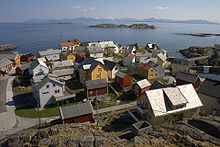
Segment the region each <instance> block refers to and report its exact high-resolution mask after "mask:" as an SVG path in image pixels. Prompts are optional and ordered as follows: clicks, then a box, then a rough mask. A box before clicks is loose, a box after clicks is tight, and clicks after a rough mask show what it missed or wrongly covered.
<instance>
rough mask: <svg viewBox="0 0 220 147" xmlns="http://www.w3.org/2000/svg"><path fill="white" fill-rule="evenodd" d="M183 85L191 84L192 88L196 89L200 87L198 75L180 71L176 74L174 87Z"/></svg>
mask: <svg viewBox="0 0 220 147" xmlns="http://www.w3.org/2000/svg"><path fill="white" fill-rule="evenodd" d="M184 84H193V87H194V88H195V89H197V88H198V87H199V85H200V78H199V75H197V74H191V73H188V72H182V71H180V72H178V73H177V74H176V85H177V86H178V85H184Z"/></svg>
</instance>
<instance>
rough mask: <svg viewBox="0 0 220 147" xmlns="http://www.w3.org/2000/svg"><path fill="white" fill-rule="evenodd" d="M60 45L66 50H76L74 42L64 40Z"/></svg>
mask: <svg viewBox="0 0 220 147" xmlns="http://www.w3.org/2000/svg"><path fill="white" fill-rule="evenodd" d="M59 45H60V48H61V50H62V51H65V50H67V49H69V50H74V48H75V45H74V43H73V42H62V43H60V44H59Z"/></svg>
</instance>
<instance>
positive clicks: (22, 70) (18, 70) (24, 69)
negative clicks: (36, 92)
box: [15, 63, 30, 76]
mask: <svg viewBox="0 0 220 147" xmlns="http://www.w3.org/2000/svg"><path fill="white" fill-rule="evenodd" d="M29 67H30V64H28V63H27V64H23V65H20V66H18V67H17V68H16V69H15V70H16V75H22V76H23V75H25V74H28V69H29Z"/></svg>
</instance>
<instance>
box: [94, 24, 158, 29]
mask: <svg viewBox="0 0 220 147" xmlns="http://www.w3.org/2000/svg"><path fill="white" fill-rule="evenodd" d="M90 27H96V28H132V29H156V27H155V26H154V25H148V24H132V25H125V24H120V25H117V24H97V25H90Z"/></svg>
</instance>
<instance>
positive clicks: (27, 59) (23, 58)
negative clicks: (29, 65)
mask: <svg viewBox="0 0 220 147" xmlns="http://www.w3.org/2000/svg"><path fill="white" fill-rule="evenodd" d="M34 59H35V57H34V55H33V54H31V53H29V54H24V55H22V56H21V62H32V61H34Z"/></svg>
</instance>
